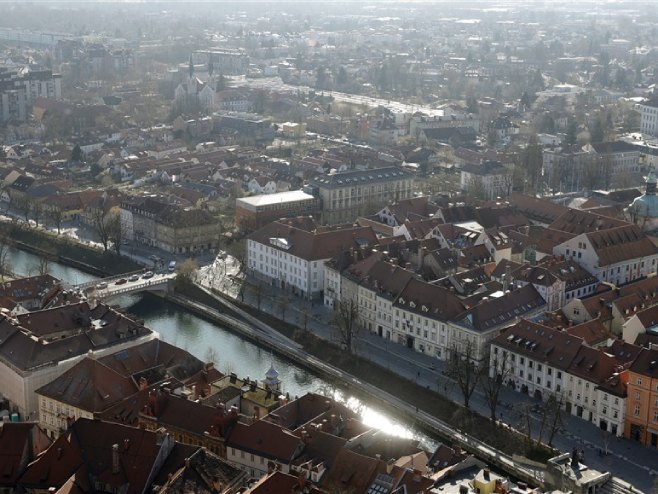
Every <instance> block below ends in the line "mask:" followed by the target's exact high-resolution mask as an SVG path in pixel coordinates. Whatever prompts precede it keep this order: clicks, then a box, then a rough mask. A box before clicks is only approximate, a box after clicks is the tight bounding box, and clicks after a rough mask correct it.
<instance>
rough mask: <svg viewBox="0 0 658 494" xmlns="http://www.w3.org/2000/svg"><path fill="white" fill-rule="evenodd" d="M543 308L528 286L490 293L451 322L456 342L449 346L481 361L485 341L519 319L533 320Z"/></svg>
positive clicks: (533, 289) (484, 354)
mask: <svg viewBox="0 0 658 494" xmlns="http://www.w3.org/2000/svg"><path fill="white" fill-rule="evenodd" d="M545 309H546V302H544V299H543V298H542V296H541V295H540V294H539V293H538V292H537V290H535V288H534V287H533V286H531V285H528V286H524V287H523V288H520V289H518V290H512V291H508V292H505V293H503V292H502V291H498V292H494V293H492V294H490V295H489V296H487V297H484V298H482V299H481V300H480V301H479V302H478V303H477V304H476V305H474V306H473V307H471V308H470V309H468V310H467V311H466V312H464V313H462V314H460V315H459V317H457V318H455V320H454V321H453V322H452V323H451V326H452V329H453V331H454V333H455V336H456V340H457V341H455V342H454V343H453V347H454V348H456V349H457V350H458V351H459V352H460V353H462V354H465V353H470V355H471V358H473V359H474V360H477V361H479V360H482V359H483V358H485V356H486V354H487V351H488V347H489V342H490V341H491V340H492V339H493V338H495V337H496V336H497V335H498V334H499V333H500V332H501V331H502V330H503V329H504V328H506V327H508V326H511V325H512V324H514V323H516V322H517V321H518V320H519V318H521V317H526V318H529V317H533V316H536V315H538V314H540V313H542V312H543V311H544V310H545Z"/></svg>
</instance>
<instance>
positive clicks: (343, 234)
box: [247, 217, 377, 298]
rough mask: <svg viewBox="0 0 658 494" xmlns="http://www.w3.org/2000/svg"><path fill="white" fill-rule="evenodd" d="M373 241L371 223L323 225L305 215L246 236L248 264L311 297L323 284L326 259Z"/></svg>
mask: <svg viewBox="0 0 658 494" xmlns="http://www.w3.org/2000/svg"><path fill="white" fill-rule="evenodd" d="M376 244H377V236H376V235H375V232H374V231H373V230H372V228H370V227H358V226H354V225H352V224H349V225H335V226H331V227H328V226H324V227H323V226H317V225H316V224H315V221H314V220H313V219H311V218H308V217H299V218H291V219H285V220H283V219H282V220H279V221H274V222H272V223H270V224H269V225H267V226H265V227H263V228H261V229H260V230H258V231H256V232H254V233H252V234H251V235H250V236H249V237H248V238H247V268H248V270H249V271H250V272H251V273H253V274H255V275H256V276H258V277H260V278H264V279H265V280H267V281H268V282H270V283H272V284H273V285H277V286H280V287H281V288H288V289H291V290H292V291H293V293H295V294H299V295H302V296H304V297H305V298H314V297H317V296H319V295H320V294H321V293H322V290H323V288H324V263H325V261H328V260H329V259H331V258H332V257H335V256H337V255H338V254H340V253H341V252H342V251H345V250H350V249H351V250H354V249H362V248H365V247H368V246H370V247H372V246H374V245H376Z"/></svg>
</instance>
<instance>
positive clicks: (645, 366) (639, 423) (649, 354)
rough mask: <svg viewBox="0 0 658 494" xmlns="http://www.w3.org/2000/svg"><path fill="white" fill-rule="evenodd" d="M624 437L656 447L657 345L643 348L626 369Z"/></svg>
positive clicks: (657, 444)
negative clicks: (626, 390)
mask: <svg viewBox="0 0 658 494" xmlns="http://www.w3.org/2000/svg"><path fill="white" fill-rule="evenodd" d="M624 437H626V438H628V439H632V440H634V441H639V442H641V443H642V444H644V445H645V446H650V447H652V448H654V449H656V448H658V349H656V348H644V349H642V351H641V352H640V354H639V355H638V357H637V359H635V362H633V364H632V365H631V366H630V368H629V373H628V400H627V402H626V428H625V430H624Z"/></svg>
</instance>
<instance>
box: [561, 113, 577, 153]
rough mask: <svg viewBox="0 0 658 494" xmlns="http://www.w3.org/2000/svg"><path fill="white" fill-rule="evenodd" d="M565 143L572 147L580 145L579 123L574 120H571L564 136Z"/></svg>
mask: <svg viewBox="0 0 658 494" xmlns="http://www.w3.org/2000/svg"><path fill="white" fill-rule="evenodd" d="M564 143H565V144H566V145H567V146H569V147H571V146H575V145H576V144H577V143H578V123H577V122H576V120H574V119H573V118H572V119H570V120H569V124H568V125H567V132H566V135H565V136H564Z"/></svg>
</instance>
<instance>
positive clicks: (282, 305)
mask: <svg viewBox="0 0 658 494" xmlns="http://www.w3.org/2000/svg"><path fill="white" fill-rule="evenodd" d="M289 306H290V299H289V298H288V297H281V298H280V299H279V310H280V311H281V319H282V320H283V321H285V320H286V312H287V311H288V307H289Z"/></svg>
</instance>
